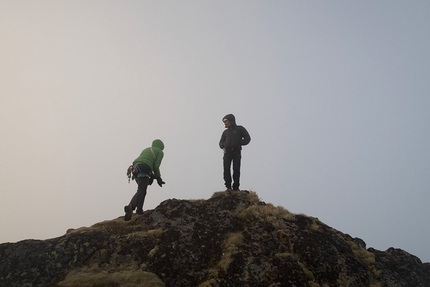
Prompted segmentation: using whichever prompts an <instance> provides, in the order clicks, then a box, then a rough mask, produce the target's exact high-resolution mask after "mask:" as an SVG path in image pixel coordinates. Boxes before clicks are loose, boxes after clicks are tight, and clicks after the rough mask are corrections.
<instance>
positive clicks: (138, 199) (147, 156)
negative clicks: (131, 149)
mask: <svg viewBox="0 0 430 287" xmlns="http://www.w3.org/2000/svg"><path fill="white" fill-rule="evenodd" d="M163 149H164V143H163V142H162V141H161V140H159V139H156V140H154V141H153V142H152V146H151V147H148V148H146V149H144V150H143V151H142V152H141V153H140V155H139V157H138V158H136V159H135V160H134V161H133V165H131V166H130V167H129V169H128V171H127V175H128V176H129V178H130V176H131V175H132V178H133V179H134V180H136V182H137V192H136V194H135V195H134V196H133V197H132V199H131V201H130V203H129V204H128V205H126V206H124V212H125V216H124V220H125V221H129V220H130V219H131V217H132V215H133V210H135V209H136V213H137V214H142V213H143V203H144V202H145V197H146V189H147V188H148V185H151V184H152V181H153V180H154V179H155V180H157V183H158V185H159V186H160V187H162V186H163V184H164V183H165V182H164V181H163V180H162V179H161V174H160V165H161V161H162V160H163V156H164V153H163Z"/></svg>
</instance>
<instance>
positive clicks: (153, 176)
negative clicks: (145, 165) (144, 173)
mask: <svg viewBox="0 0 430 287" xmlns="http://www.w3.org/2000/svg"><path fill="white" fill-rule="evenodd" d="M154 178H155V175H154V174H153V173H151V174H150V176H149V180H148V184H149V185H152V183H153V182H154Z"/></svg>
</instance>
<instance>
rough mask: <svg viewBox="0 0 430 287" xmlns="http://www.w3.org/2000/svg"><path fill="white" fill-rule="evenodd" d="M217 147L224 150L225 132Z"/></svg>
mask: <svg viewBox="0 0 430 287" xmlns="http://www.w3.org/2000/svg"><path fill="white" fill-rule="evenodd" d="M219 147H220V148H224V147H225V131H224V132H223V133H222V135H221V139H220V141H219Z"/></svg>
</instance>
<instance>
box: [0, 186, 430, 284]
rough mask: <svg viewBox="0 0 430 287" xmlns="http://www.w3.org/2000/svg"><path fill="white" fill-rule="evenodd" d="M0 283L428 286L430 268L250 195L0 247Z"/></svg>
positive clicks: (174, 202) (182, 203)
mask: <svg viewBox="0 0 430 287" xmlns="http://www.w3.org/2000/svg"><path fill="white" fill-rule="evenodd" d="M0 286H2V287H3V286H4V287H6V286H7V287H13V286H20V287H24V286H29V287H30V286H62V287H66V286H67V287H71V286H79V287H85V286H88V287H102V286H105V287H120V286H123V287H134V286H172V287H173V286H175V287H179V286H184V287H185V286H186V287H190V286H199V287H209V286H220V287H223V286H250V287H254V286H272V287H275V286H300V287H301V286H310V287H317V286H320V287H328V286H357V287H362V286H384V287H385V286H387V287H396V286H411V287H418V286H430V264H429V263H422V262H421V261H420V259H418V258H417V257H415V256H413V255H411V254H409V253H407V252H405V251H403V250H400V249H395V248H389V249H388V250H386V251H379V250H375V249H373V248H368V249H366V244H365V242H364V241H363V240H361V239H359V238H352V237H351V236H349V235H348V234H344V233H342V232H340V231H337V230H335V229H333V228H331V227H329V226H327V225H325V224H324V223H322V222H321V221H319V220H318V219H317V218H313V217H309V216H306V215H303V214H293V213H290V212H288V211H287V210H286V209H285V208H283V207H279V206H278V207H277V206H274V205H272V204H266V203H264V202H262V201H261V200H260V199H259V197H258V195H257V194H256V193H255V192H248V191H236V192H233V193H227V192H216V193H214V195H213V196H212V197H211V198H210V199H207V200H203V199H200V200H178V199H169V200H166V201H164V202H162V203H161V204H160V205H159V206H158V207H156V208H155V209H153V210H147V211H145V212H144V213H143V214H142V215H133V218H132V219H131V220H130V221H124V218H123V217H119V218H117V219H114V220H108V221H104V222H100V223H97V224H94V225H93V226H91V227H82V228H79V229H71V230H68V231H67V233H66V234H65V235H63V236H61V237H58V238H53V239H48V240H24V241H20V242H17V243H4V244H0Z"/></svg>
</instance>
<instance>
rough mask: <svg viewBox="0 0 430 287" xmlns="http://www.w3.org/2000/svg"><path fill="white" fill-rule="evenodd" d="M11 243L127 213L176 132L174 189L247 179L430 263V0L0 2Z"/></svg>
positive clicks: (199, 194) (1, 177) (0, 166)
mask: <svg viewBox="0 0 430 287" xmlns="http://www.w3.org/2000/svg"><path fill="white" fill-rule="evenodd" d="M0 6H1V9H0V35H1V36H0V67H1V68H0V135H1V141H0V158H1V161H0V193H1V198H2V200H1V201H0V212H1V218H2V220H1V222H0V230H1V234H0V242H15V241H19V240H23V239H29V238H31V239H46V238H52V237H57V236H61V235H63V234H64V233H65V232H66V230H67V229H68V228H78V227H81V226H90V225H92V224H94V223H97V222H100V221H103V220H110V219H113V218H116V217H118V216H122V215H123V206H124V205H125V204H127V203H128V201H129V200H130V198H131V196H132V195H133V194H134V192H135V190H136V184H135V183H134V182H132V183H130V184H128V183H127V179H126V175H125V172H126V169H127V167H128V165H129V164H130V163H131V161H133V160H134V159H135V158H136V157H137V156H138V155H139V153H140V152H141V150H142V149H143V148H145V147H147V146H149V145H150V144H151V142H152V140H153V139H155V138H160V139H162V140H163V141H164V143H165V146H166V148H165V158H164V161H163V163H162V166H161V173H162V175H163V179H164V180H165V181H166V185H165V186H164V187H163V188H159V187H158V186H156V185H154V186H151V187H150V188H149V190H148V195H147V198H146V202H145V205H144V208H145V209H152V208H155V207H156V206H157V205H158V204H159V203H160V202H161V201H163V200H166V199H169V198H179V199H198V198H209V197H210V196H211V195H212V194H213V192H215V191H220V190H223V189H224V187H223V181H222V151H221V149H219V147H218V141H219V138H220V136H221V133H222V131H223V129H224V126H223V124H222V122H221V119H222V117H223V116H224V115H225V114H228V113H233V114H235V116H236V119H237V123H238V124H241V125H243V126H245V127H246V128H247V130H248V131H249V133H250V134H251V137H252V141H251V143H250V144H249V145H248V146H246V147H244V149H243V161H242V185H241V188H242V189H250V190H253V191H256V192H257V193H258V195H259V196H260V197H261V198H262V200H264V201H266V202H270V203H273V204H275V205H281V206H283V207H285V208H287V209H288V210H290V211H291V212H294V213H304V214H306V215H309V216H313V217H318V218H319V219H320V220H321V221H323V222H324V223H326V224H328V225H330V226H331V227H333V228H336V229H338V230H340V231H342V232H345V233H348V234H350V235H351V236H353V237H360V238H362V239H363V240H364V241H366V243H367V245H368V247H374V248H376V249H380V250H386V249H387V248H389V247H396V248H401V249H404V250H405V251H407V252H409V253H411V254H414V255H416V256H418V257H419V258H420V259H421V260H423V261H425V262H429V261H430V250H429V248H428V242H429V241H430V229H429V227H428V226H429V225H428V218H430V211H429V208H428V204H429V202H430V193H429V187H430V138H429V128H428V125H429V122H430V112H429V107H430V97H429V95H430V81H429V79H430V68H429V67H430V52H429V51H430V40H429V37H428V35H430V20H429V17H428V15H429V12H430V2H428V1H3V0H0Z"/></svg>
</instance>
